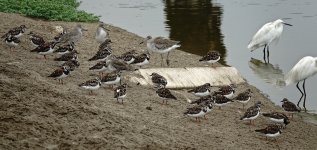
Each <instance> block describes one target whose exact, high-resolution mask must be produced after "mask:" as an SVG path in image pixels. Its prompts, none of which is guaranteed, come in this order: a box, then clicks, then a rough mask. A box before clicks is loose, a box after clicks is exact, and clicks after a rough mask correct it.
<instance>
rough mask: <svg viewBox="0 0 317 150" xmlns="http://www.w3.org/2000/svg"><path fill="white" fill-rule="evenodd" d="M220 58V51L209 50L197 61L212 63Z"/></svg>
mask: <svg viewBox="0 0 317 150" xmlns="http://www.w3.org/2000/svg"><path fill="white" fill-rule="evenodd" d="M219 60H220V53H219V52H217V51H209V52H208V53H207V55H206V56H203V58H201V59H199V61H204V62H207V63H210V64H211V65H213V64H214V63H216V62H218V61H219Z"/></svg>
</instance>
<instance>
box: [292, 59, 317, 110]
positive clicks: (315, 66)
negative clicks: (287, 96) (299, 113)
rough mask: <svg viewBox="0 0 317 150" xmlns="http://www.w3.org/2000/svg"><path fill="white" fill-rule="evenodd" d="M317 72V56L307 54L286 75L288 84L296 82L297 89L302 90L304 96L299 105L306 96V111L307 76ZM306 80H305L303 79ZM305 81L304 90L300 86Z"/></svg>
mask: <svg viewBox="0 0 317 150" xmlns="http://www.w3.org/2000/svg"><path fill="white" fill-rule="evenodd" d="M316 73H317V57H311V56H306V57H303V58H302V59H301V60H299V62H298V63H297V64H296V65H295V66H294V67H293V68H292V69H291V71H290V72H289V73H288V74H287V76H286V85H289V84H292V83H296V82H297V84H296V87H297V89H298V90H299V91H300V93H301V94H302V96H301V97H300V99H299V101H298V103H297V106H298V107H299V103H300V102H301V100H302V98H303V97H304V103H303V106H304V109H305V112H306V111H307V110H306V106H305V102H306V90H305V81H306V79H307V78H309V77H311V76H313V75H315V74H316ZM303 80H304V81H303ZM301 81H303V91H302V90H301V89H300V88H299V86H298V84H299V82H301Z"/></svg>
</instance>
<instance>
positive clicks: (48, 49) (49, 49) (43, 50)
mask: <svg viewBox="0 0 317 150" xmlns="http://www.w3.org/2000/svg"><path fill="white" fill-rule="evenodd" d="M56 44H57V42H49V43H44V44H43V45H40V46H38V47H36V48H35V49H33V50H31V52H37V53H38V54H40V55H43V56H44V58H45V59H46V55H50V54H52V53H53V52H54V51H55V49H54V48H55V45H56Z"/></svg>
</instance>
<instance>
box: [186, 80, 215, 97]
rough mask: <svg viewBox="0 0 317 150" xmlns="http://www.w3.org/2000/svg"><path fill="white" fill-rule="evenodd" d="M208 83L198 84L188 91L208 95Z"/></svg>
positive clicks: (199, 95)
mask: <svg viewBox="0 0 317 150" xmlns="http://www.w3.org/2000/svg"><path fill="white" fill-rule="evenodd" d="M210 87H211V85H210V83H205V84H203V85H201V86H198V87H196V88H194V89H192V90H189V91H188V93H193V94H194V95H195V96H198V97H205V96H207V95H210V89H209V88H210Z"/></svg>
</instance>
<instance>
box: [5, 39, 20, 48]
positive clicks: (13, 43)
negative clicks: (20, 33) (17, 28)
mask: <svg viewBox="0 0 317 150" xmlns="http://www.w3.org/2000/svg"><path fill="white" fill-rule="evenodd" d="M5 42H6V44H7V45H8V46H9V47H10V50H11V48H12V47H16V46H18V44H19V43H20V40H19V39H18V38H17V37H14V36H9V37H6V38H5Z"/></svg>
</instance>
